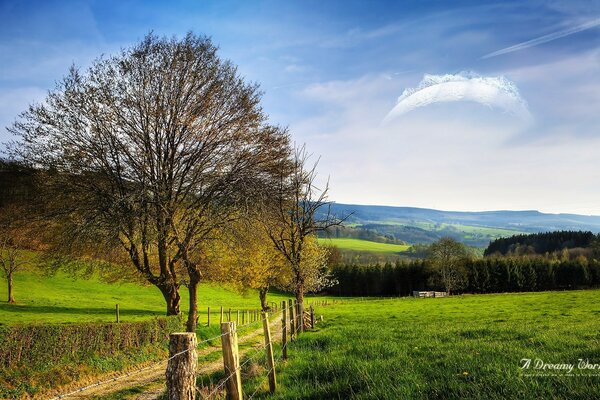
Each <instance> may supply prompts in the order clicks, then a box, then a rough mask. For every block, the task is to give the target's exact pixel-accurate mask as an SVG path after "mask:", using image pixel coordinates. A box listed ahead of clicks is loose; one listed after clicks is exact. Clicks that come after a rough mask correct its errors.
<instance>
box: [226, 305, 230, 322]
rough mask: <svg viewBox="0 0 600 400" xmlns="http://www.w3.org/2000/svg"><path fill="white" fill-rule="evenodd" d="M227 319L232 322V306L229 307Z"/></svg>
mask: <svg viewBox="0 0 600 400" xmlns="http://www.w3.org/2000/svg"><path fill="white" fill-rule="evenodd" d="M227 321H229V322H231V308H229V312H228V313H227Z"/></svg>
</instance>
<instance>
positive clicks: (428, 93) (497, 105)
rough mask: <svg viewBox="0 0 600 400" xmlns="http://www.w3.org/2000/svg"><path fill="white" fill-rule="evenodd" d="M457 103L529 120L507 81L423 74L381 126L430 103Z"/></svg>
mask: <svg viewBox="0 0 600 400" xmlns="http://www.w3.org/2000/svg"><path fill="white" fill-rule="evenodd" d="M456 101H471V102H476V103H480V104H482V105H485V106H488V107H490V108H494V109H500V110H502V111H504V112H507V113H509V114H512V115H515V116H517V117H519V118H522V119H524V120H529V119H530V118H531V114H530V113H529V110H528V108H527V103H526V102H525V100H523V99H522V98H521V95H520V94H519V90H518V89H517V86H516V85H515V84H514V83H512V82H511V81H509V80H508V79H506V78H504V77H502V76H499V77H482V76H479V75H477V74H474V73H471V72H461V73H459V74H455V75H452V74H448V75H429V74H426V75H425V76H424V77H423V80H421V82H420V83H419V85H418V86H417V87H416V88H409V89H406V90H404V92H403V93H402V96H400V97H399V98H398V103H397V104H396V106H395V107H394V108H393V109H392V110H391V111H390V112H389V113H388V114H387V115H386V117H385V118H384V120H383V123H386V122H389V121H390V120H392V119H394V118H396V117H399V116H400V115H403V114H406V113H408V112H410V111H413V110H415V109H417V108H421V107H425V106H428V105H430V104H433V103H441V102H456Z"/></svg>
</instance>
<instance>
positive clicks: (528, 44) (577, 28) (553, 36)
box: [481, 18, 600, 59]
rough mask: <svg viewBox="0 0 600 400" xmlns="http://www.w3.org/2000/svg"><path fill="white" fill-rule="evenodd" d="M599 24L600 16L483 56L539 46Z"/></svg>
mask: <svg viewBox="0 0 600 400" xmlns="http://www.w3.org/2000/svg"><path fill="white" fill-rule="evenodd" d="M598 25H600V18H597V19H594V20H591V21H589V22H586V23H585V24H581V25H577V26H574V27H572V28H569V29H564V30H562V31H558V32H554V33H549V34H547V35H544V36H540V37H539V38H535V39H531V40H528V41H526V42H522V43H519V44H515V45H514V46H510V47H507V48H504V49H501V50H498V51H494V52H493V53H489V54H486V55H485V56H483V57H481V58H482V59H485V58H491V57H496V56H499V55H501V54H506V53H512V52H513V51H518V50H523V49H527V48H529V47H533V46H537V45H540V44H543V43H547V42H550V41H552V40H556V39H560V38H562V37H565V36H569V35H572V34H574V33H578V32H581V31H585V30H586V29H591V28H595V27H597V26H598Z"/></svg>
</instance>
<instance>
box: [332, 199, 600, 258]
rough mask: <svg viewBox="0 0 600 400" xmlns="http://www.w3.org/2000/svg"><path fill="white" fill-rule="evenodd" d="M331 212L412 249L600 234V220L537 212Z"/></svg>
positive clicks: (359, 208)
mask: <svg viewBox="0 0 600 400" xmlns="http://www.w3.org/2000/svg"><path fill="white" fill-rule="evenodd" d="M331 210H332V212H333V213H335V214H337V215H340V216H344V215H348V214H351V215H350V217H349V218H348V219H347V220H346V226H347V227H350V228H352V229H353V230H356V231H361V230H366V231H370V232H372V233H374V234H376V235H380V236H383V237H385V238H386V240H388V241H390V242H394V241H399V242H400V241H403V242H406V243H411V244H415V243H431V242H434V241H436V240H437V239H439V238H440V237H442V236H450V237H453V238H455V239H457V240H460V241H461V242H463V243H465V244H467V245H470V246H476V247H486V246H487V245H488V244H489V242H490V241H491V240H494V239H497V238H501V237H508V236H512V235H516V234H521V233H537V232H549V231H557V230H562V231H579V230H581V231H591V232H594V233H599V232H600V216H589V215H578V214H547V213H542V212H539V211H535V210H528V211H481V212H471V211H469V212H463V211H441V210H433V209H427V208H416V207H392V206H369V205H356V204H341V203H333V204H332V206H331ZM330 234H331V235H332V236H334V237H348V236H347V235H348V234H347V232H344V230H337V231H336V230H333V231H332V232H331V233H330ZM350 236H352V235H350ZM358 236H359V235H358V234H356V233H355V234H354V237H358ZM363 236H364V234H363Z"/></svg>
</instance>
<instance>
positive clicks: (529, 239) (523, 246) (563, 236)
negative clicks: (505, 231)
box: [484, 231, 596, 256]
mask: <svg viewBox="0 0 600 400" xmlns="http://www.w3.org/2000/svg"><path fill="white" fill-rule="evenodd" d="M595 240H596V236H595V235H594V234H593V233H592V232H589V231H587V232H583V231H555V232H544V233H531V234H528V235H514V236H511V237H507V238H498V239H496V240H494V241H492V242H491V243H490V244H489V246H488V247H487V248H486V249H485V252H484V255H486V256H489V255H492V254H501V255H506V254H514V255H526V254H545V253H554V252H560V251H561V250H563V249H572V248H578V247H583V248H587V247H590V246H592V244H593V242H594V241H595Z"/></svg>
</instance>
